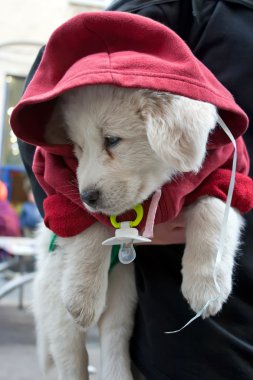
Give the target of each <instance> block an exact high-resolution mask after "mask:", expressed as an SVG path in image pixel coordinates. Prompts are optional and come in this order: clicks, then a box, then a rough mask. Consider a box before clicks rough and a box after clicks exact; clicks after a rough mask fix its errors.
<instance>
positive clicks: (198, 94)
mask: <svg viewBox="0 0 253 380" xmlns="http://www.w3.org/2000/svg"><path fill="white" fill-rule="evenodd" d="M91 84H113V85H117V86H121V87H133V88H149V89H152V90H158V91H167V92H171V93H175V94H178V95H183V96H186V97H189V98H192V99H197V100H202V101H206V102H210V103H212V104H214V105H215V106H216V107H217V108H218V109H219V114H220V116H221V118H222V119H223V120H224V122H225V123H226V124H227V126H228V127H229V128H230V130H231V132H232V134H233V135H234V137H235V138H236V139H237V148H238V163H237V174H236V184H235V189H234V195H233V200H232V205H233V206H234V207H236V208H238V209H239V210H240V211H241V212H242V213H244V212H247V211H249V210H250V209H251V208H252V207H253V182H252V179H250V178H249V177H248V176H247V174H248V170H249V159H248V154H247V151H246V148H245V145H244V142H243V140H242V138H241V137H240V136H241V135H242V134H243V133H244V132H245V130H246V128H247V123H248V119H247V116H246V115H245V113H244V112H243V111H242V110H241V108H240V107H239V106H238V105H237V104H236V103H235V101H234V99H233V97H232V95H231V94H230V93H229V92H228V91H227V90H226V89H225V88H224V87H223V86H222V84H221V83H220V82H219V81H218V80H217V79H216V78H215V77H214V76H213V75H212V73H211V72H210V71H209V70H208V69H207V68H206V67H205V66H204V65H203V64H202V63H201V62H200V61H198V60H197V58H196V57H194V56H193V54H192V53H191V51H190V50H189V48H188V47H187V45H186V44H185V43H184V42H183V41H182V40H181V39H180V38H179V37H178V36H177V35H176V34H175V33H174V32H173V31H172V30H170V29H169V28H167V27H165V26H163V25H161V24H159V23H157V22H155V21H153V20H150V19H148V18H145V17H142V16H137V15H132V14H128V13H121V12H98V13H82V14H80V15H78V16H76V17H74V18H72V19H70V20H69V21H67V22H66V23H64V24H63V25H62V26H60V27H59V28H58V29H57V30H56V31H55V32H54V33H53V34H52V36H51V38H50V40H49V42H48V44H47V47H46V49H45V52H44V55H43V58H42V61H41V63H40V66H39V68H38V70H37V72H36V74H35V75H34V77H33V79H32V81H31V82H30V84H29V86H28V87H27V89H26V92H25V93H24V95H23V97H22V99H21V100H20V102H19V103H18V105H17V106H16V108H15V109H14V111H13V113H12V116H11V125H12V128H13V130H14V132H15V133H16V135H17V136H18V137H19V138H21V139H23V140H24V141H26V142H28V143H31V144H34V145H37V146H38V148H37V150H36V154H35V158H34V164H33V169H34V172H35V175H36V176H37V179H38V180H39V182H40V184H41V185H42V187H43V188H44V190H45V191H46V193H47V195H48V197H47V198H46V199H45V201H44V209H45V223H46V225H47V226H48V227H49V228H50V229H51V230H53V231H54V232H55V233H56V234H58V235H60V236H62V237H66V236H73V235H76V234H78V233H80V232H81V231H83V230H84V229H85V228H88V227H89V226H90V225H91V224H93V223H94V222H95V221H96V220H100V221H101V222H103V223H106V224H109V221H108V218H107V217H106V216H103V215H99V214H90V213H88V212H87V211H86V210H85V208H84V206H83V204H82V202H81V200H76V199H72V197H71V191H69V188H68V191H67V192H65V191H64V189H66V187H64V185H65V184H66V183H68V184H69V183H73V180H76V166H77V161H76V159H75V157H74V155H73V152H72V146H70V145H64V146H60V145H57V146H56V145H55V146H46V145H45V142H44V141H43V134H44V128H45V125H46V123H47V121H48V119H49V116H50V113H51V112H52V109H53V107H54V104H55V99H56V97H57V96H58V95H60V94H62V93H63V92H65V91H66V90H68V89H71V88H73V87H78V86H85V85H91ZM232 157H233V145H232V144H231V143H230V141H229V139H228V137H227V136H226V134H225V133H224V132H223V130H222V129H221V128H219V127H217V128H216V130H215V132H214V133H213V134H212V141H210V142H209V144H208V155H207V158H206V160H205V162H204V164H203V167H202V169H201V170H200V172H199V173H198V174H197V175H195V174H192V173H186V174H185V175H183V176H180V177H179V178H177V180H176V181H173V182H171V183H167V184H165V185H164V186H163V188H162V197H161V200H160V202H159V206H158V210H157V214H156V219H155V223H161V222H165V221H168V220H171V219H173V218H175V217H176V216H177V215H178V214H179V212H180V210H181V209H182V207H183V206H184V205H188V204H190V203H192V202H194V201H195V200H196V199H197V198H198V197H200V196H203V195H211V196H215V197H218V198H220V199H222V200H223V201H225V200H226V194H227V190H228V186H229V181H230V176H231V167H232ZM73 186H74V185H73ZM149 204H150V199H148V200H146V201H145V202H144V210H145V213H144V215H146V214H147V210H148V207H149ZM77 206H78V207H77ZM125 217H127V218H128V217H129V215H128V216H123V217H122V218H125ZM130 217H131V216H130ZM144 223H145V218H144V220H143V222H142V225H141V226H140V228H142V227H143V225H144Z"/></svg>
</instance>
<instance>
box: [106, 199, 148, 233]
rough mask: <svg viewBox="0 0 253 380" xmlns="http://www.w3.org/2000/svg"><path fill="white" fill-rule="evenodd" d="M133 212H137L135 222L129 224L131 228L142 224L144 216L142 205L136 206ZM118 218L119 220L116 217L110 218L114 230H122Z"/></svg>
mask: <svg viewBox="0 0 253 380" xmlns="http://www.w3.org/2000/svg"><path fill="white" fill-rule="evenodd" d="M133 210H134V211H135V212H136V218H135V220H133V221H130V222H129V225H130V227H136V226H138V224H140V222H141V221H142V218H143V214H144V211H143V207H142V205H141V204H139V205H136V206H135V207H134V208H133ZM116 218H117V216H116V215H111V216H110V221H111V224H112V226H113V227H114V228H120V227H121V223H119V222H117V219H116Z"/></svg>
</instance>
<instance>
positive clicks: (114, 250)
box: [48, 233, 120, 272]
mask: <svg viewBox="0 0 253 380" xmlns="http://www.w3.org/2000/svg"><path fill="white" fill-rule="evenodd" d="M56 238H57V235H56V234H54V233H53V234H52V236H51V240H50V244H49V248H48V251H49V252H54V250H55V248H56ZM119 249H120V245H113V246H112V251H111V263H110V268H109V272H110V271H111V270H112V268H113V267H114V266H115V265H116V264H117V263H118V262H119V259H118V254H119Z"/></svg>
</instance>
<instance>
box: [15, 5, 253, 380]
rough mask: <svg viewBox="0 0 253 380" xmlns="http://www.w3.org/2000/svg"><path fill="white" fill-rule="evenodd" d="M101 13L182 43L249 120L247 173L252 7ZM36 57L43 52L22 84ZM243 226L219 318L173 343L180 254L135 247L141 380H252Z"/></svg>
mask: <svg viewBox="0 0 253 380" xmlns="http://www.w3.org/2000/svg"><path fill="white" fill-rule="evenodd" d="M108 10H118V11H125V12H132V13H137V14H140V15H143V16H146V17H150V18H152V19H154V20H157V21H158V22H161V23H163V24H165V25H167V26H169V27H170V28H172V29H173V30H175V31H176V33H178V34H179V35H180V36H181V37H182V38H183V39H184V40H185V41H186V43H187V44H188V45H189V46H190V48H191V50H192V51H193V53H194V54H195V55H196V56H197V57H198V58H199V59H200V60H201V61H202V62H203V63H204V64H205V65H206V66H207V67H208V68H209V69H210V70H211V71H212V72H213V73H214V74H215V75H216V76H217V77H218V79H219V80H220V81H221V82H222V83H223V84H224V85H225V86H226V87H227V88H228V89H229V90H230V91H231V92H232V94H233V95H234V97H235V99H236V101H237V103H238V104H239V105H240V106H241V107H242V108H243V109H244V110H245V111H246V112H247V114H248V115H249V117H250V119H251V122H250V126H249V130H248V132H247V133H246V135H245V140H246V143H247V145H248V148H249V151H250V155H251V166H252V167H253V125H252V118H253V103H252V99H253V86H252V81H253V1H252V0H241V1H235V0H234V1H232V0H231V1H215V0H214V1H209V0H192V1H190V0H177V1H176V0H171V1H156V0H153V1H152V0H150V1H148V0H147V1H143V0H132V1H124V0H118V1H114V2H113V3H112V5H111V6H110V7H109V8H108ZM42 53H43V49H42V51H41V52H40V54H39V56H38V57H37V60H36V62H35V64H34V66H33V68H32V69H31V72H30V74H29V76H28V82H29V81H30V79H31V78H32V76H33V74H34V72H35V70H36V68H37V66H38V64H39V62H40V59H41V55H42ZM20 150H21V154H22V156H23V160H24V162H25V165H26V168H27V170H28V174H29V175H30V177H31V181H32V185H33V189H34V192H35V198H36V201H37V204H38V206H39V208H40V210H41V212H42V213H43V208H42V200H43V198H44V196H45V194H44V192H43V191H42V189H41V188H40V187H39V186H38V183H37V182H36V180H35V178H34V177H33V174H32V172H31V162H32V156H33V150H34V148H32V147H31V146H28V145H27V144H24V143H20ZM251 170H252V169H251ZM251 173H252V172H251ZM246 219H247V227H246V228H245V232H244V236H243V240H244V242H245V243H244V244H243V246H242V248H241V254H240V257H239V258H238V259H237V263H238V264H237V269H236V272H235V276H234V277H235V279H234V282H235V285H234V290H233V294H232V296H231V297H230V299H229V301H228V303H227V304H226V305H225V306H224V307H223V311H222V313H221V314H220V315H219V316H216V317H214V318H209V319H207V320H204V321H203V320H201V319H199V320H197V321H195V322H194V323H193V324H192V325H190V326H189V327H188V328H186V329H185V330H184V331H183V332H181V333H179V334H176V335H165V334H164V333H163V332H164V331H168V330H174V329H177V328H179V327H181V326H182V325H183V324H184V323H185V322H186V321H188V320H189V319H190V318H191V317H192V316H193V314H192V312H191V311H190V310H189V308H188V305H187V303H186V301H185V300H184V299H183V297H182V295H181V292H180V284H181V280H182V279H181V274H180V270H181V258H182V254H183V249H184V247H183V246H181V245H177V246H164V247H155V246H149V247H143V246H142V247H138V249H137V252H138V254H137V259H136V261H135V267H136V283H137V291H138V297H139V304H138V308H137V312H136V319H135V329H134V333H133V337H132V341H131V356H132V359H133V361H134V363H135V364H136V366H137V367H138V368H139V369H140V370H141V371H142V372H143V374H144V375H145V376H146V377H147V379H150V380H165V379H171V380H172V379H173V380H200V379H203V380H250V379H253V296H252V289H253V254H252V253H253V213H252V212H251V213H250V214H249V215H247V217H246ZM122 380H123V379H122Z"/></svg>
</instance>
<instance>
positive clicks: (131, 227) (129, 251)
mask: <svg viewBox="0 0 253 380" xmlns="http://www.w3.org/2000/svg"><path fill="white" fill-rule="evenodd" d="M133 210H134V211H135V212H136V218H135V220H133V221H126V222H121V223H119V222H117V216H116V215H111V216H110V222H111V224H112V226H113V227H114V228H115V236H114V237H112V238H109V239H107V240H104V241H103V242H102V245H111V246H115V245H119V246H120V248H119V253H118V258H119V261H120V262H121V263H122V264H130V263H131V262H132V261H134V259H135V258H136V252H135V249H134V244H138V243H139V244H140V243H150V242H151V240H150V239H149V238H147V237H144V236H141V235H139V231H138V229H137V228H135V227H137V226H138V225H139V224H140V222H141V221H142V219H143V214H144V212H143V207H142V205H141V204H138V205H136V206H135V207H134V208H133Z"/></svg>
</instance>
